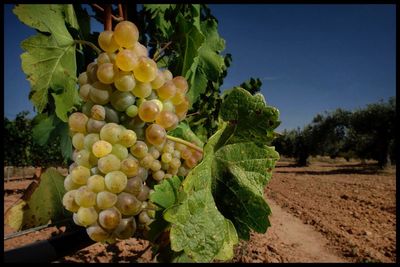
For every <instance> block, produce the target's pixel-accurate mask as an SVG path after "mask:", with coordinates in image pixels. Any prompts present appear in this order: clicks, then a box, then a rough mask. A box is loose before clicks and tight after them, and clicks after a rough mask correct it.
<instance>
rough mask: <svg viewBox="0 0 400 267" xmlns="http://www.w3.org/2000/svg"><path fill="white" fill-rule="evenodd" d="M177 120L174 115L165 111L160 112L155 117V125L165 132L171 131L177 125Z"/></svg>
mask: <svg viewBox="0 0 400 267" xmlns="http://www.w3.org/2000/svg"><path fill="white" fill-rule="evenodd" d="M178 122H179V119H178V117H177V116H176V115H175V113H173V112H171V111H167V110H163V111H161V112H160V113H159V114H158V115H157V117H156V123H157V124H159V125H161V126H162V127H163V128H164V129H166V130H173V129H175V128H176V126H177V125H178Z"/></svg>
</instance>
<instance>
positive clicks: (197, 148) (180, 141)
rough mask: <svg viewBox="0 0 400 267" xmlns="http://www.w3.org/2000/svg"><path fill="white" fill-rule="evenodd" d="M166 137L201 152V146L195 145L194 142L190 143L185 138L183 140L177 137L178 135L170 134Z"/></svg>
mask: <svg viewBox="0 0 400 267" xmlns="http://www.w3.org/2000/svg"><path fill="white" fill-rule="evenodd" d="M167 139H168V140H171V141H174V142H176V143H180V144H183V145H185V146H188V147H190V148H193V149H194V150H196V151H199V152H201V153H203V149H202V148H201V147H198V146H196V145H195V144H192V143H190V142H188V141H186V140H183V139H180V138H178V137H175V136H171V135H167Z"/></svg>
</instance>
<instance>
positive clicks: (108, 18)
mask: <svg viewBox="0 0 400 267" xmlns="http://www.w3.org/2000/svg"><path fill="white" fill-rule="evenodd" d="M104 30H105V31H111V30H112V14H111V5H106V7H105V8H104Z"/></svg>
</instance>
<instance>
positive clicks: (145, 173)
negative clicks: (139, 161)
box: [135, 167, 149, 182]
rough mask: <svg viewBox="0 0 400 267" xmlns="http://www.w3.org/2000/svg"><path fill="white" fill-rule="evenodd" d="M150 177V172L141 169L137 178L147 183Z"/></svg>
mask: <svg viewBox="0 0 400 267" xmlns="http://www.w3.org/2000/svg"><path fill="white" fill-rule="evenodd" d="M148 175H149V171H148V170H146V169H145V168H143V167H139V170H138V174H137V175H136V176H135V177H139V178H140V179H142V181H143V182H144V181H146V180H147V177H148Z"/></svg>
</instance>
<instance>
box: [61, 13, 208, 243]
mask: <svg viewBox="0 0 400 267" xmlns="http://www.w3.org/2000/svg"><path fill="white" fill-rule="evenodd" d="M138 37H139V31H138V29H137V27H136V26H135V25H134V24H133V23H131V22H129V21H123V22H120V23H118V24H117V25H116V27H115V29H114V31H104V32H102V33H100V35H99V38H98V43H99V46H100V47H101V49H102V50H103V51H104V52H103V53H101V54H100V55H99V56H98V57H97V59H96V60H95V62H92V63H90V64H89V65H88V66H87V70H86V72H83V73H81V74H80V75H79V77H78V82H79V95H80V97H81V98H82V100H83V102H84V104H83V106H82V110H81V112H75V113H72V114H71V115H70V116H69V120H68V124H69V129H70V134H71V137H72V144H73V147H74V148H75V150H74V153H73V160H74V163H72V164H71V166H70V168H69V173H68V176H67V177H66V178H65V180H64V186H65V189H66V190H67V193H66V194H65V195H64V197H63V205H64V207H65V208H66V209H67V210H69V211H71V212H73V220H74V222H75V223H76V224H77V225H80V226H84V227H86V230H87V233H88V235H89V236H90V238H91V239H93V240H94V241H108V242H113V241H115V240H116V239H126V238H129V237H131V236H133V234H134V233H135V231H136V230H137V229H144V230H146V229H147V230H148V229H149V228H148V226H149V224H150V223H151V222H152V221H153V219H154V215H155V212H154V210H155V205H154V204H153V203H151V202H150V201H149V195H150V193H151V191H152V187H153V186H154V184H157V183H159V182H161V181H162V180H163V179H168V178H171V177H172V176H174V175H180V176H186V175H187V173H188V172H189V171H190V169H192V168H193V167H194V166H196V165H197V163H198V162H199V161H200V160H201V158H202V153H201V152H199V151H198V150H195V149H192V148H190V147H189V146H186V145H184V144H181V143H176V142H173V141H171V140H169V139H167V131H169V130H173V129H175V128H176V127H177V125H178V123H179V122H180V121H181V120H183V119H184V118H185V116H186V113H187V111H188V107H189V101H188V98H187V97H186V92H187V90H188V83H187V81H186V80H185V78H184V77H182V76H177V77H173V75H172V73H171V72H170V71H169V70H167V69H164V70H161V69H159V68H158V67H157V64H156V63H155V61H154V60H152V59H151V58H149V57H148V51H147V48H146V47H145V46H143V45H142V44H140V43H139V42H138Z"/></svg>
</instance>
